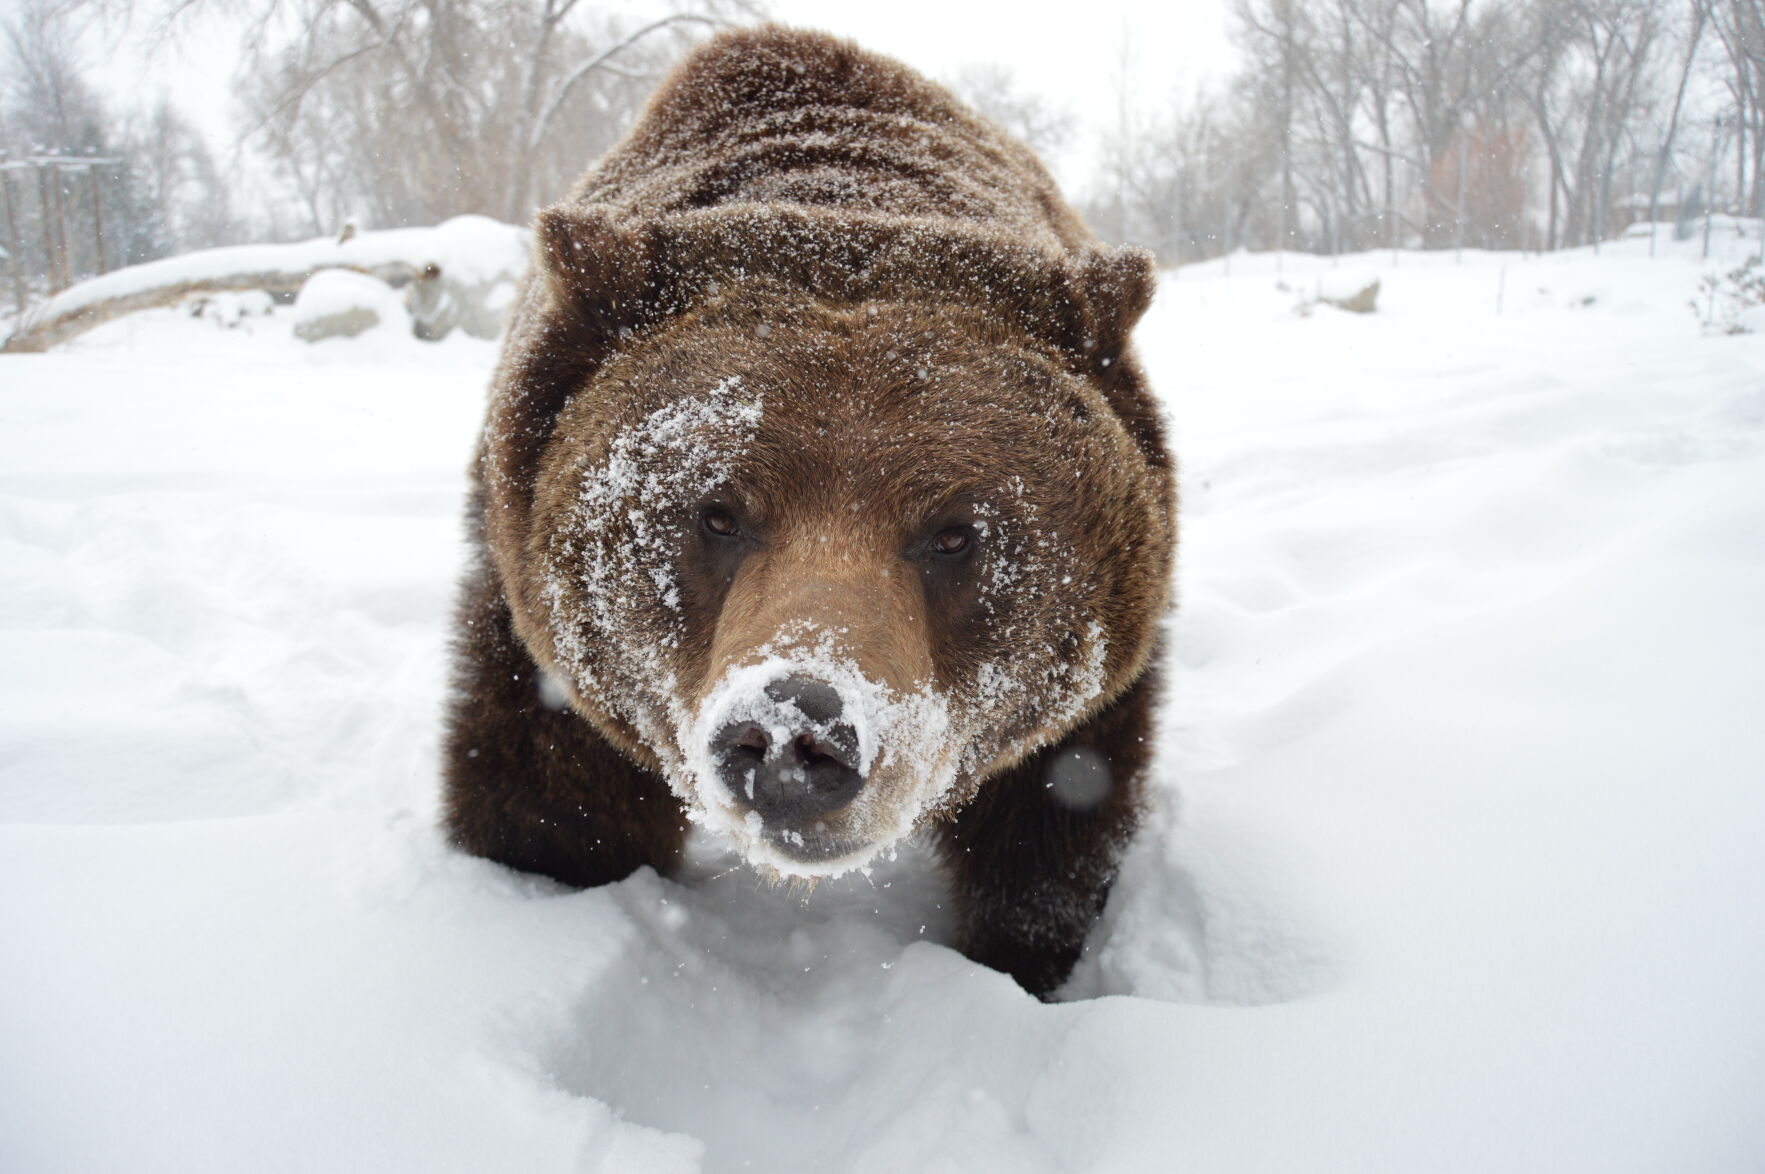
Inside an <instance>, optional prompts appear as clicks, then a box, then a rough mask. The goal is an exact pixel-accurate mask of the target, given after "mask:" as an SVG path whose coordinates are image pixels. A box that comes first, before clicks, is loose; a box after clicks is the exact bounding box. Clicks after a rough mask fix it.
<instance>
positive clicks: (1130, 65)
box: [0, 0, 1233, 188]
mask: <svg viewBox="0 0 1765 1174" xmlns="http://www.w3.org/2000/svg"><path fill="white" fill-rule="evenodd" d="M19 3H20V0H0V15H4V16H6V17H10V16H11V15H12V14H13V13H14V12H16V11H17V9H18V7H19ZM151 6H152V5H149V4H143V5H142V7H144V8H146V7H151ZM607 6H608V7H623V8H629V10H630V11H631V12H632V13H633V14H634V15H641V14H646V13H654V12H656V11H657V10H658V7H659V5H656V4H653V3H652V4H645V3H641V2H632V3H628V4H619V3H615V4H611V5H607ZM209 11H210V12H214V11H218V8H217V9H210V10H209ZM771 11H772V13H773V15H774V17H775V18H776V19H778V20H780V21H783V22H785V23H789V24H797V25H806V26H810V27H818V28H824V29H827V30H829V31H831V32H834V33H838V34H840V35H842V36H848V37H851V38H853V39H854V40H857V41H858V42H860V43H861V44H864V45H866V46H868V47H870V48H873V49H877V50H880V51H882V52H884V53H888V54H890V55H892V56H895V57H898V58H900V59H902V60H903V61H906V62H907V63H908V64H910V65H912V66H914V67H916V68H918V69H920V70H922V71H923V72H925V73H928V74H930V75H931V76H933V77H936V78H939V79H941V80H948V79H949V78H951V77H953V76H954V75H955V74H956V73H957V71H958V70H960V69H961V68H962V67H963V66H965V65H971V64H981V63H998V64H1003V65H1005V66H1007V67H1009V68H1010V69H1011V71H1012V72H1013V74H1015V75H1016V78H1017V81H1018V83H1019V85H1020V86H1021V88H1023V89H1025V90H1031V91H1035V92H1039V93H1041V94H1043V95H1045V96H1046V97H1047V98H1049V99H1051V100H1052V101H1054V102H1055V103H1058V104H1060V105H1064V106H1066V107H1069V108H1070V109H1071V110H1072V111H1073V112H1074V113H1075V114H1076V115H1077V116H1078V118H1079V128H1078V134H1077V135H1076V136H1075V139H1076V142H1075V145H1074V148H1073V150H1072V151H1070V152H1069V157H1068V158H1067V159H1064V160H1059V161H1054V162H1057V163H1058V164H1060V166H1059V170H1060V171H1061V172H1062V179H1063V180H1064V181H1065V182H1066V183H1067V184H1068V185H1069V186H1071V187H1074V188H1079V187H1082V186H1083V184H1082V182H1081V176H1080V174H1078V173H1080V172H1082V170H1083V168H1084V166H1085V160H1086V159H1087V158H1088V156H1089V152H1090V149H1091V148H1093V147H1094V146H1095V143H1096V141H1097V138H1098V136H1099V135H1100V134H1101V133H1102V132H1103V131H1104V130H1105V129H1106V128H1108V127H1109V126H1112V125H1113V124H1114V122H1115V119H1116V103H1117V92H1118V91H1117V85H1118V79H1122V78H1123V77H1124V74H1125V78H1126V84H1127V86H1128V87H1129V91H1130V93H1132V94H1133V95H1134V96H1135V97H1136V98H1137V99H1138V100H1140V101H1141V102H1142V103H1144V104H1148V105H1149V104H1152V103H1156V102H1160V101H1163V100H1166V99H1168V98H1169V97H1170V96H1171V95H1173V94H1175V93H1177V92H1179V91H1181V92H1189V91H1192V90H1193V89H1194V87H1195V86H1196V85H1197V83H1199V82H1200V81H1202V80H1204V79H1206V78H1208V77H1211V76H1215V75H1217V74H1220V73H1223V72H1224V71H1225V70H1226V69H1228V68H1229V67H1230V64H1231V62H1232V59H1233V54H1232V50H1231V48H1230V46H1229V45H1228V43H1227V41H1226V36H1225V31H1224V16H1225V0H1167V2H1165V3H1156V4H1155V3H1146V2H1135V0H1063V2H1062V3H1059V4H1054V3H1049V2H1047V0H883V2H880V3H869V2H866V3H852V2H844V3H839V2H833V0H771ZM180 29H181V32H180V35H179V36H178V37H177V39H176V40H175V41H174V42H172V43H169V44H168V43H164V42H160V41H154V42H153V43H152V44H149V39H148V37H147V35H146V31H145V25H144V22H140V21H137V22H136V23H135V25H134V27H132V28H130V29H128V30H119V29H114V28H113V29H109V30H96V29H95V30H93V31H92V33H91V34H90V35H89V37H88V43H89V50H88V51H89V55H90V59H91V61H90V63H91V65H92V67H93V78H94V80H95V81H97V82H99V83H100V85H101V86H102V87H103V88H104V89H105V90H107V91H108V92H109V93H110V94H111V95H112V97H113V99H114V100H115V101H116V102H118V104H119V105H123V104H126V103H128V102H129V101H132V100H139V101H140V102H141V103H142V104H143V105H146V104H147V103H148V102H150V101H151V100H152V98H153V97H154V96H155V95H156V94H157V93H159V92H160V91H162V90H164V91H169V92H170V93H171V94H172V96H173V98H174V99H175V100H176V101H177V102H178V103H179V104H180V105H182V106H183V107H184V108H185V111H186V113H187V114H189V115H190V116H191V117H192V118H193V119H194V120H195V121H196V122H197V124H198V125H200V126H202V127H203V128H204V129H205V130H206V131H207V132H208V133H209V134H210V135H211V136H212V137H213V138H215V139H216V141H217V143H220V144H224V145H229V146H230V145H231V142H232V139H233V137H234V136H235V135H236V134H237V130H238V128H237V126H236V125H235V123H234V109H233V85H234V74H235V69H236V65H237V58H238V39H239V32H238V26H237V24H236V23H235V22H234V21H232V20H229V19H225V18H217V17H215V16H213V15H204V10H203V9H202V8H201V7H200V6H198V7H196V8H195V9H194V10H193V11H190V12H187V13H186V16H185V19H184V21H183V23H182V24H181V26H180ZM584 163H585V164H586V163H587V160H584Z"/></svg>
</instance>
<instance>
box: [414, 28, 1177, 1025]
mask: <svg viewBox="0 0 1765 1174" xmlns="http://www.w3.org/2000/svg"><path fill="white" fill-rule="evenodd" d="M1152 287H1153V273H1152V268H1151V263H1150V259H1149V257H1148V256H1147V255H1146V254H1145V253H1143V252H1141V251H1138V250H1130V249H1115V248H1109V247H1105V246H1103V245H1101V244H1099V243H1098V241H1097V240H1096V238H1094V237H1093V236H1092V235H1091V233H1090V232H1089V231H1088V230H1087V229H1086V228H1085V226H1084V224H1083V223H1082V222H1081V221H1080V219H1079V218H1078V216H1077V215H1076V214H1075V213H1074V212H1073V211H1072V210H1071V209H1070V208H1069V207H1068V206H1067V205H1066V203H1065V202H1064V201H1063V200H1062V198H1061V196H1060V194H1059V192H1058V191H1057V190H1056V188H1055V186H1054V183H1053V181H1052V180H1051V179H1050V177H1049V176H1048V174H1047V172H1046V171H1045V170H1044V169H1043V168H1042V166H1041V164H1040V163H1039V162H1038V161H1037V160H1036V158H1035V157H1034V156H1033V155H1032V154H1031V153H1030V151H1029V150H1028V149H1026V148H1025V147H1023V146H1022V145H1020V144H1019V143H1017V142H1015V141H1014V140H1012V139H1010V138H1009V137H1008V136H1007V135H1005V134H1004V133H1003V132H1002V131H1001V130H1000V129H999V128H998V127H996V126H994V125H992V124H990V123H988V122H986V121H984V120H983V119H981V118H979V117H978V116H976V115H975V114H973V113H972V112H970V111H969V110H967V109H965V108H964V107H963V106H962V105H961V104H959V103H958V102H957V101H956V100H955V99H954V98H953V97H952V96H951V95H950V94H949V93H948V92H947V91H945V90H944V89H942V88H941V87H939V86H937V85H934V84H932V83H930V82H928V81H926V80H925V79H924V78H922V77H920V76H919V75H917V74H915V73H913V72H912V71H911V70H909V69H907V68H905V67H904V66H902V65H900V64H898V63H896V62H894V61H891V60H888V59H886V58H882V57H878V56H874V55H871V54H869V53H866V52H864V51H862V50H860V49H858V48H857V47H856V46H854V45H851V44H849V43H846V42H842V41H839V40H836V39H834V38H831V37H828V36H825V35H822V34H817V33H807V32H800V31H794V30H788V29H780V28H774V27H769V28H761V29H750V30H744V31H736V32H731V33H727V34H724V35H721V36H718V37H717V38H715V39H713V40H711V41H710V42H708V43H707V44H705V45H704V46H702V47H701V48H699V49H698V50H697V51H696V52H694V53H693V54H692V55H691V56H690V57H688V58H687V60H686V61H684V62H683V63H682V64H681V65H680V66H679V67H678V68H677V69H676V70H675V71H674V72H673V74H672V75H671V76H670V77H669V78H668V79H667V80H666V81H665V82H664V83H663V84H662V86H661V88H660V90H659V91H658V92H657V94H656V95H655V97H654V98H653V99H652V100H651V101H650V103H649V105H648V107H647V108H646V110H645V111H644V114H643V116H642V117H641V119H640V120H639V121H638V123H637V125H636V126H635V128H633V130H632V131H631V133H630V134H629V135H628V136H627V137H626V138H625V140H624V141H623V142H621V143H620V144H619V145H618V146H616V147H615V148H613V149H612V150H611V151H610V152H608V154H607V155H606V156H605V157H603V158H602V159H601V160H600V161H599V163H598V164H596V165H595V166H594V168H593V169H592V170H590V171H589V172H588V174H587V175H586V176H584V178H583V179H582V180H581V181H580V182H579V183H578V184H577V186H576V188H575V190H574V191H573V192H571V193H570V195H569V196H568V198H566V199H565V200H564V201H563V202H562V203H560V204H557V205H555V206H553V207H551V208H548V209H546V210H544V211H542V212H541V213H540V214H539V216H538V218H537V221H536V223H535V259H534V274H533V275H532V276H531V277H530V279H529V281H528V284H527V286H526V287H525V290H524V292H523V294H522V296H521V299H520V303H519V306H518V308H517V311H516V314H515V317H514V319H513V323H512V325H511V328H510V332H509V335H508V339H507V342H506V344H505V346H504V350H503V354H502V358H501V362H500V365H499V367H498V369H497V372H496V375H495V378H494V382H493V385H492V389H491V400H490V409H489V416H488V419H487V421H486V423H485V427H484V432H483V436H482V440H481V442H480V446H479V450H478V454H477V458H476V462H475V465H474V479H473V480H474V489H473V495H472V499H471V503H470V510H469V529H470V538H471V541H472V543H473V545H474V547H475V549H476V554H475V556H474V558H473V560H472V563H471V565H470V567H469V568H468V570H467V573H466V578H465V583H464V598H463V601H462V604H461V607H460V612H459V629H458V637H457V641H456V644H455V655H456V672H455V680H454V690H453V695H452V701H451V713H450V717H449V726H448V732H447V742H446V748H445V759H446V766H445V770H446V811H447V814H446V818H447V823H448V828H449V831H450V833H451V835H452V838H453V840H454V842H455V843H457V844H458V845H459V846H461V847H463V848H464V849H466V850H467V851H470V852H473V853H477V854H479V855H482V856H486V857H489V858H490V859H492V860H497V861H501V862H503V863H504V864H507V865H510V866H513V867H515V868H520V869H527V870H531V871H534V872H539V873H544V874H546V875H548V876H551V877H555V878H556V879H558V880H560V881H563V882H565V883H567V884H571V885H582V886H588V885H599V884H605V883H607V882H610V881H615V880H618V879H620V878H621V877H624V876H626V875H628V874H629V873H631V872H632V871H633V870H634V869H637V868H640V867H642V866H644V865H650V866H652V867H654V868H656V869H658V870H659V871H661V872H662V873H664V874H666V873H668V872H669V871H670V869H672V868H674V867H675V866H676V864H677V862H678V860H679V858H680V855H681V848H682V844H683V841H684V838H685V836H686V833H687V825H688V823H689V821H691V822H697V823H700V824H702V825H704V826H705V827H707V828H708V829H710V830H712V831H714V832H718V833H721V834H722V835H723V836H725V837H727V838H728V839H729V840H731V841H733V843H734V844H735V845H737V846H738V847H739V848H740V849H741V851H742V852H743V854H744V855H745V857H746V858H747V859H748V860H749V861H751V862H752V863H753V864H754V865H756V866H757V867H758V868H760V870H761V871H762V872H764V873H766V874H768V875H771V876H775V877H777V876H787V877H788V876H807V877H815V876H825V875H832V874H836V873H840V872H844V871H846V870H849V869H854V868H861V867H863V866H865V865H866V864H867V863H868V862H869V861H871V860H872V859H873V858H874V857H876V855H877V854H878V853H879V852H884V851H886V850H888V848H889V847H890V846H891V845H893V844H896V843H897V842H898V841H900V840H901V839H902V837H904V836H907V835H909V834H910V833H915V832H916V831H917V832H922V833H923V834H925V835H927V836H929V837H931V838H932V840H933V841H934V843H935V845H936V848H937V852H938V857H939V859H940V861H941V862H942V865H943V866H944V868H945V869H946V871H947V874H948V881H949V885H950V888H951V892H952V895H953V898H954V901H955V908H956V910H957V914H958V921H959V934H960V939H959V942H958V944H959V946H960V948H961V949H962V950H963V951H964V952H965V953H966V954H967V955H968V956H969V957H970V958H972V959H974V960H976V961H978V962H981V963H983V964H985V965H988V966H992V967H995V968H998V969H1000V970H1003V971H1006V972H1008V973H1009V974H1011V975H1012V976H1014V977H1015V978H1016V979H1017V980H1018V982H1019V983H1021V984H1022V985H1023V986H1024V987H1025V988H1026V989H1028V990H1029V991H1031V992H1033V993H1035V994H1037V995H1040V996H1044V997H1046V996H1048V995H1050V994H1051V993H1052V992H1053V991H1054V990H1055V988H1056V987H1058V986H1059V985H1060V984H1061V983H1062V982H1063V981H1064V980H1065V979H1066V977H1067V976H1068V974H1069V972H1070V970H1071V968H1072V966H1073V963H1074V962H1075V960H1076V959H1077V958H1078V955H1079V953H1080V950H1081V948H1082V947H1083V944H1084V939H1085V934H1086V932H1087V930H1088V929H1089V927H1090V926H1091V924H1092V923H1093V922H1094V921H1095V920H1096V918H1097V916H1098V914H1099V913H1100V911H1101V909H1102V906H1103V902H1104V899H1105V897H1106V895H1107V893H1108V888H1109V884H1110V882H1111V880H1112V878H1113V876H1114V874H1115V870H1116V865H1117V860H1118V857H1119V855H1120V852H1121V850H1122V848H1123V846H1124V845H1125V843H1126V841H1127V839H1128V837H1129V836H1130V834H1131V833H1132V831H1133V828H1134V826H1135V823H1136V817H1137V812H1138V808H1139V805H1140V802H1141V796H1142V787H1143V775H1144V772H1145V770H1146V765H1147V760H1148V756H1149V753H1150V748H1151V747H1150V743H1151V736H1152V724H1153V706H1154V693H1155V687H1156V686H1155V671H1154V659H1155V649H1156V646H1157V644H1158V633H1159V625H1160V621H1161V618H1162V616H1163V615H1164V612H1165V610H1166V606H1167V601H1168V598H1169V594H1170V577H1171V564H1172V555H1173V548H1174V545H1175V541H1176V533H1175V497H1174V494H1175V490H1174V480H1173V467H1172V462H1171V460H1170V457H1169V456H1168V454H1167V452H1166V448H1165V443H1164V439H1163V433H1162V427H1161V423H1160V420H1159V415H1158V412H1157V410H1156V408H1155V407H1154V404H1153V402H1152V400H1151V397H1150V395H1149V393H1148V391H1147V389H1146V386H1145V382H1144V378H1143V376H1142V373H1141V369H1140V367H1139V365H1138V363H1137V362H1136V361H1135V359H1134V356H1133V353H1132V351H1131V350H1130V349H1129V339H1128V334H1129V331H1130V330H1131V328H1132V327H1133V325H1134V323H1135V321H1136V320H1137V319H1138V318H1139V316H1140V314H1141V312H1142V311H1143V310H1144V309H1145V308H1146V305H1147V302H1148V300H1149V299H1150V297H1151V292H1152Z"/></svg>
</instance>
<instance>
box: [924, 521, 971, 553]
mask: <svg viewBox="0 0 1765 1174" xmlns="http://www.w3.org/2000/svg"><path fill="white" fill-rule="evenodd" d="M973 541H974V539H973V538H972V537H970V535H969V533H968V531H967V530H966V529H965V528H963V527H961V526H952V527H951V528H950V529H948V530H944V531H942V532H940V533H939V534H938V536H937V537H936V538H933V539H932V549H933V550H935V551H937V552H938V553H939V554H961V553H962V552H963V551H965V550H967V549H968V547H969V544H970V543H972V542H973Z"/></svg>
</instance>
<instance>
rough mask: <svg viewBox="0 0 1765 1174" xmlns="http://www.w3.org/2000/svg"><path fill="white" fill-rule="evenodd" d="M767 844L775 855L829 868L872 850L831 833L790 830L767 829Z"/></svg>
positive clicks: (861, 842) (861, 843)
mask: <svg viewBox="0 0 1765 1174" xmlns="http://www.w3.org/2000/svg"><path fill="white" fill-rule="evenodd" d="M765 840H766V844H767V846H768V847H770V848H771V849H772V850H773V851H774V852H776V853H778V854H779V855H781V856H786V857H789V858H790V859H791V860H794V861H796V862H798V863H801V864H828V863H831V862H832V861H835V860H839V859H840V858H842V857H845V856H853V855H856V854H858V853H861V852H865V851H867V850H868V849H869V848H870V845H869V844H868V843H866V842H864V841H862V840H854V839H850V838H848V837H844V836H839V835H835V834H833V833H831V832H817V831H799V830H795V829H791V828H778V829H773V828H768V829H766V835H765Z"/></svg>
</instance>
